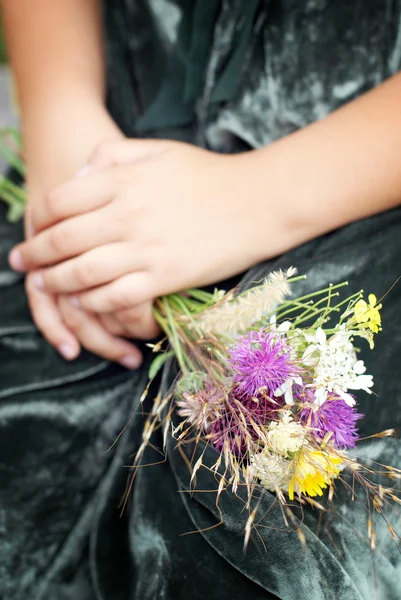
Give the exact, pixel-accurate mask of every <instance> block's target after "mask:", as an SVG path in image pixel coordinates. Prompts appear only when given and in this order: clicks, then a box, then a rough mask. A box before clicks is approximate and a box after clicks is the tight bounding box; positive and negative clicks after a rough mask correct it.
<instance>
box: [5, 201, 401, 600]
mask: <svg viewBox="0 0 401 600" xmlns="http://www.w3.org/2000/svg"><path fill="white" fill-rule="evenodd" d="M400 234H401V212H400V211H399V210H396V211H392V212H391V213H386V214H383V215H379V216H378V217H375V218H373V219H368V220H366V221H363V222H359V223H356V224H354V225H351V226H349V227H347V228H344V229H343V230H340V231H338V232H334V233H333V234H330V235H328V236H325V237H324V238H321V239H319V240H315V241H313V242H311V243H309V244H306V245H304V246H302V247H301V248H298V249H296V250H294V251H292V252H290V253H288V254H287V255H285V256H282V257H280V258H278V259H276V260H272V261H269V262H268V263H265V264H263V265H258V266H257V267H255V268H254V269H252V270H251V271H250V272H249V273H248V274H247V275H246V276H245V281H248V282H252V281H256V280H259V279H260V278H261V277H262V276H263V275H265V274H267V273H268V272H269V271H271V270H274V269H276V268H285V267H288V266H290V265H294V266H296V267H297V268H298V269H299V271H300V272H301V273H306V274H307V275H308V279H307V281H306V282H302V283H300V284H299V287H298V288H297V290H296V293H297V294H303V293H305V292H307V291H309V290H312V289H319V288H322V287H323V286H326V285H327V284H329V283H337V282H339V281H343V280H344V279H348V280H349V281H350V292H351V293H352V292H354V291H356V290H358V289H359V288H361V287H363V288H365V290H366V292H374V293H375V294H376V295H377V296H378V297H380V296H382V295H384V294H385V293H386V292H387V291H388V290H389V289H390V288H391V286H392V284H393V283H394V282H395V280H396V279H397V277H398V276H399V275H400V274H401V273H400V272H399V271H400V268H399V261H398V257H399V255H400V250H401V235H400ZM0 235H1V240H2V242H1V247H0V306H1V311H0V365H1V366H0V369H1V380H0V381H1V383H0V429H1V431H0V489H1V501H0V547H2V550H1V553H2V555H3V556H5V559H4V560H3V563H2V566H1V568H0V588H1V589H2V591H3V593H4V594H6V597H7V598H9V599H10V600H20V599H22V598H26V597H30V598H33V599H34V600H36V599H39V598H43V599H45V600H47V599H49V600H52V599H53V598H55V597H58V598H61V599H62V598H65V599H66V600H70V599H72V598H73V597H79V598H80V599H81V598H82V600H86V599H88V600H89V599H90V600H95V599H96V600H97V599H98V598H99V599H100V598H102V597H107V598H108V600H109V599H110V600H126V599H128V598H130V597H136V598H141V600H147V599H148V598H149V600H150V599H151V598H152V599H153V598H174V599H176V598H180V597H185V596H188V595H189V596H190V597H193V598H204V597H209V598H210V599H211V600H212V599H213V598H216V600H217V598H219V599H221V598H226V597H227V598H228V597H230V598H234V599H235V598H242V597H244V595H245V596H247V595H249V596H251V597H253V598H266V599H267V598H269V597H274V596H272V595H271V593H273V594H276V595H277V596H278V597H280V598H285V599H290V598H294V597H297V598H306V597H308V598H309V597H311V598H313V600H320V598H322V600H323V598H325V599H326V598H330V597H331V596H330V595H327V594H329V593H332V594H337V595H332V597H333V598H334V597H336V598H337V597H341V598H342V600H354V599H356V598H363V599H365V598H366V599H367V598H369V599H370V598H371V597H372V596H371V590H372V589H373V588H372V585H373V584H372V577H373V570H372V568H371V564H372V562H371V560H372V557H371V555H370V551H369V548H368V545H367V544H366V543H365V540H362V541H361V538H360V537H358V534H357V533H356V532H355V531H354V530H353V529H356V530H362V529H363V531H362V533H363V535H365V533H364V532H365V531H366V515H365V513H364V511H363V510H362V509H361V508H358V506H356V505H353V506H350V505H349V504H348V500H346V499H345V497H344V498H342V496H341V495H340V496H341V497H340V498H339V499H338V507H339V514H340V517H341V518H340V519H337V520H336V519H333V522H332V524H331V527H330V528H329V529H328V530H327V532H326V533H325V532H323V533H322V535H321V537H320V539H318V538H317V537H316V535H315V533H316V525H317V521H316V515H314V514H313V513H308V514H306V517H305V525H304V527H305V531H306V532H307V538H308V540H309V544H308V545H307V548H308V547H309V550H307V552H308V555H307V557H306V558H305V559H304V560H301V558H300V557H301V556H302V553H303V550H302V548H298V547H297V541H296V540H295V539H294V536H292V537H291V536H288V534H281V536H280V535H279V534H278V533H277V532H275V533H274V535H273V533H272V532H274V527H266V529H264V530H261V533H260V532H259V533H260V535H261V538H262V541H260V543H258V541H257V540H256V539H255V540H253V541H252V543H251V544H250V546H249V549H248V552H247V553H246V554H244V553H243V552H242V543H243V525H244V518H245V516H244V515H243V514H241V506H242V505H241V504H240V503H237V504H236V503H235V502H234V499H232V498H230V497H229V496H227V497H226V498H225V499H224V501H223V504H222V508H223V516H224V524H223V525H221V526H219V527H215V526H216V525H217V524H218V522H219V518H220V517H219V515H218V514H217V513H216V510H215V506H214V501H213V498H212V496H211V495H209V496H208V495H207V494H204V493H198V494H195V495H194V496H193V497H192V498H190V497H189V496H188V494H186V493H185V492H186V491H187V489H188V488H189V482H188V473H187V471H186V470H185V469H186V467H185V465H184V463H183V462H182V458H181V457H180V455H179V453H178V452H176V451H174V448H173V441H172V440H171V439H170V440H169V452H168V456H167V461H165V462H163V463H162V464H160V465H159V466H153V467H152V466H149V467H147V468H145V469H141V470H140V471H139V472H138V476H137V479H136V482H135V486H134V491H133V495H132V498H131V502H130V504H129V507H128V508H127V509H126V511H125V512H124V514H123V517H122V518H120V517H119V509H118V504H119V501H120V499H121V497H122V495H123V492H124V486H125V482H126V477H127V470H126V469H124V465H127V464H129V461H130V460H131V459H130V455H131V454H132V453H133V452H134V451H135V448H136V447H137V440H138V439H139V435H140V428H141V423H142V422H141V419H140V418H139V416H138V418H134V419H133V420H131V421H130V426H129V428H128V431H127V432H126V434H125V435H124V436H123V437H122V439H121V440H120V441H119V443H118V444H117V445H116V446H115V448H114V449H113V451H111V452H109V453H106V450H107V448H108V447H109V446H110V445H111V443H112V442H113V441H114V439H115V437H116V436H117V434H118V433H119V432H120V431H121V429H122V428H123V427H124V425H125V424H126V423H127V422H128V421H129V419H130V415H131V414H132V412H133V411H134V410H135V408H136V407H137V404H138V398H139V396H140V393H141V392H142V390H143V388H144V385H145V383H146V370H145V369H144V370H142V371H141V372H138V373H134V374H132V373H128V372H125V371H124V370H122V369H121V368H120V367H118V366H113V365H110V364H108V363H106V362H105V361H102V360H100V359H97V358H96V357H94V356H91V355H89V354H85V353H84V354H83V355H82V357H80V358H79V359H78V360H77V361H75V362H73V363H66V362H64V361H63V360H62V359H61V358H60V357H59V356H58V354H57V353H56V352H55V351H54V350H53V349H52V348H50V347H49V346H48V345H47V344H46V342H45V341H44V340H43V339H42V338H41V336H40V335H39V334H38V332H37V331H36V330H35V327H34V325H33V323H32V320H31V318H30V315H29V310H28V307H27V303H26V299H25V295H24V289H23V281H22V278H21V277H20V276H19V275H16V274H14V273H11V272H10V271H9V269H8V267H7V261H6V257H7V252H8V250H9V248H10V247H11V246H12V245H13V244H14V243H15V242H16V241H18V239H19V238H20V236H21V229H20V228H19V227H16V226H11V225H9V224H6V223H5V221H4V214H3V212H2V213H1V216H0ZM400 295H401V291H400V286H399V285H398V286H395V287H394V289H393V290H392V291H391V292H390V293H389V294H388V296H387V297H386V298H385V300H384V309H383V332H382V333H381V334H380V335H379V336H377V344H376V348H375V351H374V353H372V354H370V353H369V350H366V349H365V348H364V350H363V352H364V355H363V358H364V360H365V361H366V364H367V366H368V371H369V372H370V373H372V374H373V375H374V377H375V384H376V385H375V391H376V393H377V397H372V398H371V399H368V400H366V401H365V403H364V410H365V412H366V413H367V417H366V419H365V420H364V422H363V432H362V433H363V434H364V435H365V434H371V433H375V432H377V431H381V430H383V429H386V428H391V427H398V428H399V429H400V423H399V421H400V419H401V411H400V406H401V385H400V383H399V379H398V376H397V372H398V369H399V362H400V356H401V319H400V318H399V306H400ZM364 451H365V450H364V448H363V447H361V452H364ZM149 452H150V454H149V462H156V461H158V460H160V455H158V454H157V453H156V454H155V455H152V452H153V451H152V450H151V449H149ZM366 452H367V453H368V454H369V453H370V458H372V459H374V460H378V461H380V460H383V461H384V460H386V461H387V463H390V464H395V463H400V462H401V452H400V449H399V443H398V441H397V440H387V439H386V440H377V441H376V442H371V443H370V444H369V449H367V450H366ZM388 455H392V456H388ZM397 456H400V460H397ZM205 472H206V471H205ZM203 477H204V479H203V480H202V479H201V481H200V484H199V481H198V488H199V486H201V487H203V486H205V489H207V487H208V486H210V484H211V482H210V481H208V479H207V477H206V475H205V476H203ZM202 481H203V485H202ZM266 502H268V500H266ZM267 508H268V506H267ZM271 515H272V516H271V518H272V519H273V518H278V515H277V512H275V511H274V510H272V512H271ZM347 523H348V526H347ZM268 525H269V523H268ZM270 525H272V523H270ZM273 525H274V523H273ZM210 528H213V529H210ZM378 528H379V529H381V528H382V527H381V525H380V524H379V525H378ZM382 529H383V528H382ZM194 530H196V531H199V530H202V531H203V533H195V534H193V535H186V536H182V534H184V533H188V532H189V531H194ZM379 533H380V539H379V542H378V547H379V551H378V552H377V553H376V556H375V557H373V560H374V561H376V564H377V567H376V576H377V575H378V579H379V583H378V585H379V586H381V590H384V591H383V593H382V595H381V596H379V597H380V598H383V599H388V600H392V599H393V598H396V597H397V596H396V595H394V594H396V591H395V586H396V584H397V581H398V580H399V577H400V568H401V567H400V561H399V557H398V556H397V553H396V552H395V546H393V545H392V544H393V542H392V541H391V540H390V536H389V534H387V533H385V532H384V531H383V532H381V531H380V532H379ZM365 537H366V535H365ZM258 539H259V538H258ZM381 540H383V541H381ZM262 542H263V543H262ZM333 543H334V546H333ZM356 556H357V557H358V558H359V563H358V567H357V566H356V563H357V562H358V561H357V560H356V559H355V557H356ZM279 557H281V559H280V561H279V560H278V558H279ZM286 561H291V562H290V563H288V562H286ZM322 562H324V565H323V564H322ZM288 564H291V565H293V568H292V569H288V571H286V566H287V565H288ZM283 565H284V568H283ZM291 573H292V575H291ZM311 588H312V589H313V590H314V591H313V593H314V595H310V594H311ZM325 590H326V591H325ZM327 590H332V592H330V591H329V592H328V591H327ZM270 592H271V593H270ZM324 594H326V595H324ZM369 594H370V595H369Z"/></svg>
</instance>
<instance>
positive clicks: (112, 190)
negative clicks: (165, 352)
mask: <svg viewBox="0 0 401 600" xmlns="http://www.w3.org/2000/svg"><path fill="white" fill-rule="evenodd" d="M241 156H243V155H237V156H224V155H219V154H216V153H213V152H209V151H206V150H202V149H199V148H196V147H193V146H190V145H187V144H183V143H178V142H169V141H160V140H157V141H154V140H146V141H137V140H132V141H130V140H121V141H120V140H119V141H116V142H107V143H104V144H102V145H101V146H99V148H98V149H97V151H96V152H95V153H94V155H93V157H92V158H91V160H90V161H89V163H88V166H87V167H86V168H85V169H84V170H83V171H82V172H81V173H80V174H79V176H77V177H76V178H75V179H72V180H70V181H68V182H66V183H65V184H63V185H61V186H59V187H58V188H56V189H55V190H53V191H52V192H51V193H50V194H49V195H48V197H47V199H46V204H45V210H43V211H42V212H36V213H35V210H34V209H33V211H32V215H31V219H32V225H33V227H34V230H35V233H36V235H35V236H34V237H33V238H31V239H29V240H27V241H25V242H24V243H22V244H19V245H18V246H16V247H15V248H14V249H13V250H12V252H11V254H10V265H11V266H12V268H14V269H15V270H18V271H32V272H33V274H32V275H31V277H30V281H31V285H35V286H36V288H37V289H38V290H42V291H45V292H46V293H51V294H56V295H58V294H62V295H65V294H68V295H69V302H70V303H71V305H72V306H75V307H79V308H81V309H82V311H85V312H89V313H95V314H96V315H98V316H99V315H100V318H101V319H102V322H103V323H104V324H105V325H106V326H107V327H108V329H109V330H110V331H112V332H117V331H118V332H119V334H120V333H121V330H122V331H124V327H125V331H126V335H127V337H133V338H140V339H146V338H147V339H149V338H152V337H154V336H155V335H156V334H157V331H158V330H157V325H156V323H155V321H154V319H153V316H152V304H153V301H154V299H155V298H157V297H158V296H160V295H164V294H168V293H172V292H176V291H179V290H182V289H185V288H188V287H193V286H201V285H206V284H210V283H213V282H217V281H219V280H222V279H224V278H226V277H229V276H232V275H234V274H236V273H239V272H241V271H243V270H244V269H246V268H248V267H250V266H251V265H252V264H254V263H255V262H257V260H258V259H259V255H258V249H257V247H256V246H257V244H256V243H255V235H254V226H255V215H252V209H251V207H250V205H249V203H247V196H248V194H249V190H248V189H247V186H248V185H249V181H248V179H247V176H246V173H245V169H244V168H243V167H244V163H243V161H241ZM76 314H79V311H78V313H76ZM78 320H79V319H78ZM69 325H70V326H71V327H72V328H73V329H74V324H71V323H69ZM75 326H76V327H77V326H79V323H78V324H75Z"/></svg>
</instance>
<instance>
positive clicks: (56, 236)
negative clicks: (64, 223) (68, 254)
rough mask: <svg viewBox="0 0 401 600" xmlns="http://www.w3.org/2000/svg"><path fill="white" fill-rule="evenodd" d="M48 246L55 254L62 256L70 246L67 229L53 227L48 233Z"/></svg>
mask: <svg viewBox="0 0 401 600" xmlns="http://www.w3.org/2000/svg"><path fill="white" fill-rule="evenodd" d="M49 241H50V246H51V248H52V250H53V251H55V252H56V253H57V254H62V253H63V252H64V251H65V249H66V248H68V247H69V246H70V245H71V241H72V239H71V236H70V235H69V233H68V230H67V229H64V228H62V227H55V228H54V229H52V230H50V232H49Z"/></svg>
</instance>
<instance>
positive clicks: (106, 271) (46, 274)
mask: <svg viewBox="0 0 401 600" xmlns="http://www.w3.org/2000/svg"><path fill="white" fill-rule="evenodd" d="M144 267H145V264H144V263H143V262H141V261H140V258H139V257H138V256H136V255H135V254H134V253H133V251H132V246H131V245H130V244H126V243H120V244H106V245H105V246H101V247H100V248H95V249H94V250H89V252H86V253H84V254H82V255H81V256H78V257H76V258H72V259H70V260H67V261H65V262H63V263H61V264H59V265H56V266H55V267H50V268H48V269H42V270H41V271H40V276H42V281H40V280H39V275H38V276H37V277H36V279H35V280H36V281H37V283H38V285H39V286H40V287H42V288H43V289H45V290H46V291H48V292H52V293H57V294H61V293H62V294H64V293H72V292H81V291H84V290H88V289H90V288H93V287H96V286H99V285H103V284H105V283H108V282H110V281H113V280H114V279H117V278H118V277H121V276H122V275H126V274H127V273H131V272H132V271H135V270H138V269H142V268H144Z"/></svg>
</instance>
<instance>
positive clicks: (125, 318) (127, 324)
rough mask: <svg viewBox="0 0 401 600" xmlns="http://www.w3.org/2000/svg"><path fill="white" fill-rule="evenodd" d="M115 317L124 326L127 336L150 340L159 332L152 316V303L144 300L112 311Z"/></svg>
mask: <svg viewBox="0 0 401 600" xmlns="http://www.w3.org/2000/svg"><path fill="white" fill-rule="evenodd" d="M114 317H115V319H116V320H117V321H118V322H119V323H121V325H123V326H124V328H125V329H126V331H127V335H128V337H132V338H134V339H137V340H151V339H154V338H155V337H157V336H158V335H159V334H160V327H159V325H158V323H157V321H156V319H155V318H154V316H153V304H152V303H151V302H146V303H144V304H140V305H139V306H135V307H134V308H128V309H126V310H121V311H118V312H116V313H114Z"/></svg>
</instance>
